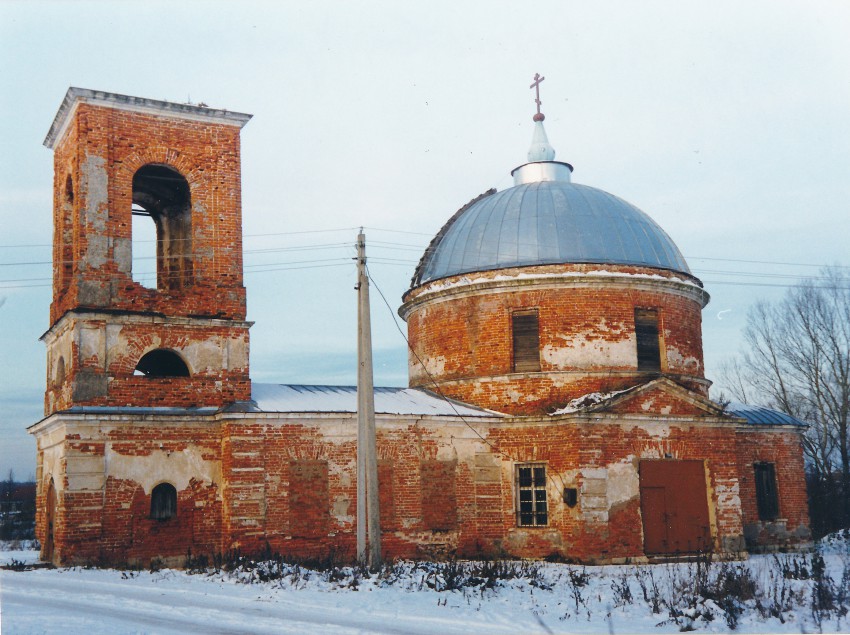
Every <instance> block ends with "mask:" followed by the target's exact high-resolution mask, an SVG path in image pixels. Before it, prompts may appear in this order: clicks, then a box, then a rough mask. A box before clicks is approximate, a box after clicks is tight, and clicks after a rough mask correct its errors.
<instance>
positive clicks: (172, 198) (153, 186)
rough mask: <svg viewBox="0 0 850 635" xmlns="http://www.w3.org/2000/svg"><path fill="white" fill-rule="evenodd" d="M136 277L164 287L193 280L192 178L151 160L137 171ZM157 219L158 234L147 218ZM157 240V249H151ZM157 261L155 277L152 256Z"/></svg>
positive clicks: (181, 285) (172, 287)
mask: <svg viewBox="0 0 850 635" xmlns="http://www.w3.org/2000/svg"><path fill="white" fill-rule="evenodd" d="M132 214H133V230H132V231H133V280H135V281H136V282H138V283H139V284H142V285H143V286H146V287H150V288H154V287H155V288H157V289H159V290H160V291H164V290H167V291H175V290H179V289H182V288H184V287H187V286H189V285H191V284H192V200H191V194H190V191H189V182H188V181H187V180H186V179H185V178H184V177H183V175H182V174H180V173H179V172H178V171H177V170H175V169H174V168H172V167H171V166H168V165H163V164H158V163H150V164H148V165H145V166H143V167H141V168H139V170H138V171H137V172H136V173H135V174H134V175H133V210H132ZM146 220H150V221H153V228H154V229H155V234H154V233H153V232H151V231H150V225H149V224H147V223H146V222H145V221H146ZM152 243H153V244H155V249H151V247H152V246H153V245H152ZM152 259H153V260H154V261H155V262H156V282H155V284H154V281H153V267H151V266H150V263H151V260H152Z"/></svg>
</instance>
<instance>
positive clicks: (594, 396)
mask: <svg viewBox="0 0 850 635" xmlns="http://www.w3.org/2000/svg"><path fill="white" fill-rule="evenodd" d="M630 390H631V388H626V389H625V390H615V391H613V392H591V393H587V394H586V395H582V396H581V397H576V398H575V399H573V400H572V401H570V402H569V403H568V404H567V405H566V406H564V407H563V408H559V409H558V410H555V411H554V412H550V413H549V416H550V417H554V416H557V415H567V414H571V413H573V412H578V411H579V410H585V409H586V408H590V407H591V406H595V405H597V404H600V403H602V402H603V401H607V400H609V399H611V398H612V397H616V396H617V395H620V394H622V393H624V392H628V391H630Z"/></svg>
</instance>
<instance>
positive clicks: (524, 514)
mask: <svg viewBox="0 0 850 635" xmlns="http://www.w3.org/2000/svg"><path fill="white" fill-rule="evenodd" d="M516 491H517V525H518V526H519V527H543V526H545V525H548V524H549V508H548V505H547V502H546V465H545V464H543V463H528V464H525V465H517V466H516Z"/></svg>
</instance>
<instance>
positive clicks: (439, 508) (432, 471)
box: [419, 461, 457, 531]
mask: <svg viewBox="0 0 850 635" xmlns="http://www.w3.org/2000/svg"><path fill="white" fill-rule="evenodd" d="M456 471H457V461H422V463H420V464H419V474H420V479H421V490H422V524H423V525H424V526H425V528H426V529H430V530H432V531H447V530H449V529H455V528H456V527H457V485H456V482H455V478H456V476H455V474H456Z"/></svg>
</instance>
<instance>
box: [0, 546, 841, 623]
mask: <svg viewBox="0 0 850 635" xmlns="http://www.w3.org/2000/svg"><path fill="white" fill-rule="evenodd" d="M822 551H823V553H824V560H825V562H826V566H827V571H828V573H829V574H830V576H831V577H832V580H833V581H834V584H835V585H836V588H840V587H841V586H842V576H847V581H848V583H847V586H850V541H848V537H847V536H843V537H840V538H837V539H834V540H831V541H828V542H827V543H826V544H825V545H824V549H823V550H822ZM803 558H805V560H803ZM13 561H18V562H23V563H35V562H36V561H37V552H35V551H7V552H2V553H0V563H4V564H9V563H12V562H13ZM800 562H803V563H805V564H807V567H808V570H810V571H811V570H812V556H811V555H806V556H803V555H800V554H796V555H795V554H792V555H779V556H753V557H751V558H750V559H749V560H747V561H743V562H732V563H725V564H724V563H713V564H711V565H710V569H709V570H710V571H711V572H712V573H711V575H714V576H718V575H719V573H720V572H722V571H723V570H724V569H723V567H727V569H726V570H736V569H738V568H742V569H745V570H747V571H749V572H750V573H751V575H752V577H753V579H754V580H756V581H757V585H756V586H757V588H758V589H760V592H761V593H763V596H762V598H761V599H762V601H763V602H764V603H765V604H766V603H768V600H769V596H770V594H771V593H775V592H776V590H777V589H778V588H779V587H787V589H788V590H789V592H792V593H793V594H797V595H798V596H799V598H798V600H797V602H796V604H795V606H794V607H793V608H789V609H787V610H785V611H784V612H783V613H782V620H784V621H782V620H780V619H777V618H776V617H771V616H766V617H765V616H763V615H762V614H761V613H760V612H759V611H758V610H757V609H756V606H755V602H754V600H748V601H746V602H743V604H741V614H740V617H739V621H738V624H737V629H736V632H742V633H798V632H812V631H817V630H823V631H824V632H842V631H846V630H848V628H850V620H848V617H850V616H848V615H845V616H843V617H841V616H839V615H838V613H839V611H833V612H832V614H831V615H830V616H828V617H826V618H825V619H823V620H822V621H821V622H820V623H818V621H817V620H816V618H815V614H814V613H813V611H812V609H811V601H812V597H813V596H812V589H813V582H812V580H810V579H787V576H783V575H782V573H781V567H780V565H781V563H797V564H799V563H800ZM276 566H277V567H278V568H277V569H274V567H273V566H272V567H271V568H269V567H267V566H266V565H263V566H259V567H258V566H249V567H244V568H237V569H235V570H233V571H223V570H220V571H218V572H215V571H213V570H209V571H208V572H207V573H195V574H191V573H188V572H186V571H177V570H172V569H163V570H159V571H121V570H116V569H85V568H79V567H75V568H65V569H48V568H40V569H34V570H30V571H12V570H9V569H5V570H0V629H2V632H3V633H4V634H6V633H10V634H11V633H22V634H28V633H63V634H65V633H67V634H69V635H75V634H78V633H79V634H85V635H90V634H94V633H162V634H171V633H189V632H192V633H221V634H224V633H248V634H253V633H269V634H271V633H284V634H286V633H318V632H321V633H329V634H348V633H352V634H353V633H412V634H420V633H421V634H426V633H445V634H448V635H451V634H454V633H458V634H460V633H495V634H498V633H517V632H522V633H568V632H569V633H607V632H613V633H626V632H628V633H675V632H679V631H680V630H683V627H688V628H693V629H695V630H697V631H699V632H707V633H724V632H730V631H731V629H730V627H729V625H728V623H727V621H726V620H725V619H724V615H725V614H724V611H723V608H722V607H721V605H722V604H723V602H724V600H723V598H715V599H700V600H699V601H698V602H695V603H694V602H692V603H690V604H689V602H688V597H689V596H690V595H692V594H691V593H690V591H691V590H692V589H693V582H694V580H695V579H697V578H698V577H699V571H700V570H699V568H698V567H697V565H696V564H694V563H679V564H661V565H644V566H637V565H623V566H605V567H581V566H577V565H566V564H555V563H542V562H541V563H526V564H525V565H524V566H525V569H524V572H525V575H522V576H519V577H510V576H502V577H501V578H499V579H497V580H496V581H495V583H494V584H492V585H490V586H488V585H487V584H485V583H484V579H483V578H481V577H479V578H476V579H472V580H468V582H467V585H466V586H464V585H457V586H458V589H457V590H445V587H446V586H448V585H450V584H451V577H450V572H451V571H455V573H456V572H457V571H458V569H456V568H455V569H452V566H451V565H437V564H434V563H413V562H400V563H395V564H394V565H393V566H392V567H391V568H388V569H387V570H385V571H384V572H383V573H382V574H375V575H369V574H364V573H363V572H360V573H358V572H357V571H356V570H354V569H351V568H343V569H339V570H336V571H335V572H334V573H335V574H334V575H330V574H328V573H322V572H318V571H311V570H307V569H304V568H301V567H297V566H294V565H285V564H283V565H281V564H278V565H276ZM459 566H461V567H463V566H467V567H479V571H480V567H481V566H482V565H481V564H480V563H471V564H464V563H459ZM516 566H520V565H516ZM704 566H705V565H703V567H704ZM441 567H442V568H441ZM706 570H707V569H703V571H706ZM270 571H277V573H278V575H276V576H270V575H269V572H270ZM270 577H271V578H272V579H269V578H270ZM261 578H264V579H266V580H267V581H265V582H262V581H259V580H260V579H261ZM641 580H642V584H643V586H644V587H647V588H651V586H652V583H653V582H654V584H655V585H656V586H657V587H658V590H659V591H658V597H659V598H661V599H662V600H663V601H664V602H669V603H670V605H671V606H676V607H677V611H678V615H677V617H676V618H675V619H674V618H672V617H671V611H669V610H668V609H667V608H665V607H662V608H661V610H660V612H658V613H653V612H652V608H651V603H647V602H646V601H645V600H644V593H643V591H642V584H641ZM624 589H627V590H628V591H627V593H624ZM845 590H846V588H845ZM628 595H631V600H630V601H628V599H624V597H625V598H628ZM844 608H845V609H846V606H845V607H844ZM706 615H710V616H711V618H710V619H706V618H705V616H706Z"/></svg>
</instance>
